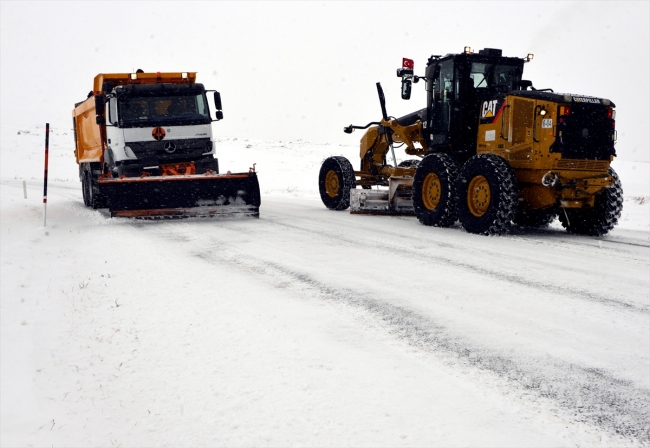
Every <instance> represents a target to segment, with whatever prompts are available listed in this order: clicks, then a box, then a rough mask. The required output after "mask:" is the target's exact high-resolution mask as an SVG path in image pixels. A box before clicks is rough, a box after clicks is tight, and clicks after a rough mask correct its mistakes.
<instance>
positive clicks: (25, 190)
mask: <svg viewBox="0 0 650 448" xmlns="http://www.w3.org/2000/svg"><path fill="white" fill-rule="evenodd" d="M23 196H25V199H27V181H25V180H24V181H23Z"/></svg>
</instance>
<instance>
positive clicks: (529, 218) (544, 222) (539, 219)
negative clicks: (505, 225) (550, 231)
mask: <svg viewBox="0 0 650 448" xmlns="http://www.w3.org/2000/svg"><path fill="white" fill-rule="evenodd" d="M556 217H557V208H555V207H548V208H542V209H537V210H525V209H523V208H521V207H520V208H519V209H518V210H517V214H516V215H515V219H513V222H514V223H515V224H517V225H520V226H522V227H535V228H542V227H548V225H549V224H550V223H552V222H553V220H554V219H555V218H556Z"/></svg>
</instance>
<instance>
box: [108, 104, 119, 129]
mask: <svg viewBox="0 0 650 448" xmlns="http://www.w3.org/2000/svg"><path fill="white" fill-rule="evenodd" d="M108 122H109V123H110V124H113V125H117V100H116V99H115V98H111V99H110V100H109V101H108Z"/></svg>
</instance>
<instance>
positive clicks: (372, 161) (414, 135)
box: [354, 118, 427, 186]
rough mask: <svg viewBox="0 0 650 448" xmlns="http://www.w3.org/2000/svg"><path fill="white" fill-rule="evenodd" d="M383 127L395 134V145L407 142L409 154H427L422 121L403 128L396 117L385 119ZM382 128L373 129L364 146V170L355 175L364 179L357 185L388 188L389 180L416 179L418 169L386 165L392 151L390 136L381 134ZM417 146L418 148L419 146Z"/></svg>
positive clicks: (369, 130)
mask: <svg viewBox="0 0 650 448" xmlns="http://www.w3.org/2000/svg"><path fill="white" fill-rule="evenodd" d="M381 126H383V127H384V128H388V129H390V130H391V131H392V140H393V143H397V144H400V143H404V145H405V146H406V149H405V152H406V154H408V155H412V156H421V157H423V156H424V155H426V152H427V150H426V148H427V145H426V141H425V140H424V138H423V135H422V122H421V121H419V120H418V121H417V122H416V123H414V124H412V125H410V126H402V125H400V124H399V123H398V122H397V120H395V119H394V118H389V119H388V120H382V121H381ZM379 129H380V128H379V126H372V127H371V128H369V129H368V130H367V131H366V132H365V134H364V135H363V137H361V142H360V143H361V144H360V154H359V155H360V158H361V170H360V171H355V172H354V174H355V176H357V177H360V178H361V179H360V180H358V181H357V185H362V186H363V185H366V186H370V185H385V186H387V185H388V178H389V177H391V176H396V177H403V176H410V177H412V176H413V175H414V174H415V168H407V167H404V168H402V167H394V166H392V165H388V164H387V162H386V154H387V153H388V151H389V150H390V145H389V143H388V137H387V134H386V133H383V134H380V133H379ZM416 144H417V145H418V146H416Z"/></svg>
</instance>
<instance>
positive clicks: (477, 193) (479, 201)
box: [467, 175, 491, 218]
mask: <svg viewBox="0 0 650 448" xmlns="http://www.w3.org/2000/svg"><path fill="white" fill-rule="evenodd" d="M490 199H491V197H490V183H489V182H488V180H487V179H486V178H485V176H481V175H478V176H476V177H474V178H472V180H471V181H470V182H469V187H468V188H467V206H468V207H469V211H470V213H471V214H472V215H474V216H476V217H477V218H480V217H481V216H483V215H485V213H486V212H487V211H488V209H489V208H490Z"/></svg>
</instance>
